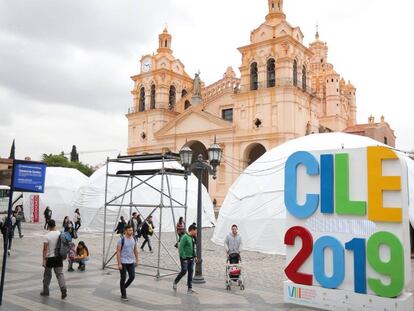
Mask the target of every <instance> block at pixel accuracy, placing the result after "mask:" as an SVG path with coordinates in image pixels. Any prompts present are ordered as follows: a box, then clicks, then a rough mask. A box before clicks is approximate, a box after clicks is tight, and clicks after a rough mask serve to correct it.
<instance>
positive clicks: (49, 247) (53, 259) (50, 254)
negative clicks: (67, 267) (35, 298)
mask: <svg viewBox="0 0 414 311" xmlns="http://www.w3.org/2000/svg"><path fill="white" fill-rule="evenodd" d="M47 227H48V230H49V232H48V233H47V234H46V236H45V238H44V243H43V267H44V268H45V271H44V274H43V291H42V292H41V293H40V295H41V296H49V286H50V282H51V280H52V269H53V271H54V272H55V275H56V278H57V280H58V283H59V288H60V291H61V294H62V295H61V298H62V299H65V298H66V296H67V290H66V284H65V277H64V275H63V259H62V258H61V257H60V256H59V255H58V254H56V248H57V245H58V240H59V238H60V232H59V231H58V230H56V222H55V221H54V220H53V219H50V220H49V222H48V224H47Z"/></svg>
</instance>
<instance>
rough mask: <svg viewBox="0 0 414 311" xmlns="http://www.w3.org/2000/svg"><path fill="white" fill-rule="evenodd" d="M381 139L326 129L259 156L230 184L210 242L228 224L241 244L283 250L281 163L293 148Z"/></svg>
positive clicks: (413, 168) (413, 216)
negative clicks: (241, 238) (323, 132)
mask: <svg viewBox="0 0 414 311" xmlns="http://www.w3.org/2000/svg"><path fill="white" fill-rule="evenodd" d="M377 145H382V144H381V143H379V142H377V141H375V140H373V139H370V138H367V137H363V136H357V135H351V134H344V133H328V134H314V135H309V136H305V137H301V138H298V139H295V140H291V141H289V142H287V143H284V144H282V145H280V146H278V147H276V148H274V149H272V150H270V151H268V152H266V153H265V154H264V155H263V156H262V157H260V158H259V159H258V160H257V161H256V162H254V163H253V164H252V165H250V166H249V167H248V168H247V169H246V170H245V171H244V172H243V173H242V174H241V175H240V176H239V178H238V179H237V180H236V181H235V182H234V184H233V185H232V186H231V187H230V189H229V192H228V193H227V196H226V198H225V200H224V202H223V205H222V207H221V209H220V214H219V217H218V220H217V226H216V228H215V231H214V235H213V238H212V240H213V242H215V243H217V244H221V245H222V244H223V241H224V238H225V236H226V235H227V234H228V233H229V232H230V227H231V225H232V224H237V225H238V227H239V231H240V233H241V235H242V237H243V248H244V249H246V250H252V251H259V252H264V253H271V254H284V253H285V245H284V241H283V238H284V232H285V219H286V208H285V204H284V165H285V162H286V160H287V158H288V157H289V156H290V155H291V154H293V153H294V152H296V151H300V150H306V151H317V150H336V149H341V148H347V149H349V148H362V147H366V146H377ZM407 164H408V171H409V174H408V175H409V185H410V187H412V185H413V184H414V161H412V160H411V159H409V158H408V157H407ZM410 205H411V207H410V208H409V210H410V220H411V223H413V221H414V193H413V191H411V192H410Z"/></svg>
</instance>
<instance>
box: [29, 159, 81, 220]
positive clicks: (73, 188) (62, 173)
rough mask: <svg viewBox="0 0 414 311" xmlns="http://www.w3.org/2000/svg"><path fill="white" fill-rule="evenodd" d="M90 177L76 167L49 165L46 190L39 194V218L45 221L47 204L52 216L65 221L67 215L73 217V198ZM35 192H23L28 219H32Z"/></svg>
mask: <svg viewBox="0 0 414 311" xmlns="http://www.w3.org/2000/svg"><path fill="white" fill-rule="evenodd" d="M87 181H88V177H87V176H86V175H84V174H82V173H81V172H79V171H78V170H76V169H73V168H64V167H47V168H46V181H45V192H44V193H41V194H39V220H40V222H42V221H43V219H44V217H43V212H44V210H45V209H46V206H49V207H50V209H51V210H52V213H53V214H52V218H53V219H54V220H56V221H58V225H59V222H60V221H63V219H64V218H65V216H69V217H70V219H72V218H73V214H74V212H75V209H74V208H73V206H72V202H73V199H74V197H75V194H76V192H77V190H78V189H79V187H81V186H82V185H84V184H86V182H87ZM33 195H36V194H33V193H23V210H24V213H25V216H26V219H27V220H29V219H30V199H31V197H32V196H33Z"/></svg>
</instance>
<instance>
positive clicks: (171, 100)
mask: <svg viewBox="0 0 414 311" xmlns="http://www.w3.org/2000/svg"><path fill="white" fill-rule="evenodd" d="M168 104H169V105H168V109H170V110H174V107H175V86H174V85H171V86H170V97H169V101H168Z"/></svg>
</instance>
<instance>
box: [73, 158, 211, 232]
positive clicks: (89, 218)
mask: <svg viewBox="0 0 414 311" xmlns="http://www.w3.org/2000/svg"><path fill="white" fill-rule="evenodd" d="M160 166H161V163H160V162H154V163H136V164H134V170H148V169H157V168H160ZM166 167H168V168H175V169H182V167H181V165H180V164H179V163H177V162H166ZM108 169H109V173H110V174H116V173H117V172H118V171H120V170H131V165H128V164H122V163H109V166H108ZM137 177H138V178H140V179H141V180H146V179H147V178H149V177H150V176H137ZM105 180H106V165H105V166H104V167H102V168H100V169H99V170H97V171H96V172H95V173H94V174H93V175H92V176H91V177H90V178H89V181H88V183H87V184H85V185H83V186H82V187H80V188H79V190H78V192H77V194H76V198H75V200H74V202H73V209H75V208H79V210H80V213H81V217H82V227H81V230H86V231H92V232H103V229H104V204H105ZM168 180H169V185H170V188H171V194H172V198H173V199H174V200H176V201H178V202H179V203H181V204H184V202H185V185H186V181H185V179H184V178H183V177H182V176H170V175H168ZM127 181H128V178H118V177H117V178H115V177H110V178H109V179H108V201H110V200H112V199H113V198H115V197H117V196H120V195H121V194H123V193H124V192H125V189H126V190H128V189H130V181H129V182H128V184H127ZM138 183H139V181H138V180H137V179H134V181H133V185H135V186H136V185H137V184H138ZM148 183H149V184H150V185H151V186H152V187H153V188H151V187H150V186H148V185H141V186H139V187H138V188H136V190H134V191H133V197H132V202H133V203H134V204H142V205H158V204H160V202H161V194H160V192H158V191H157V190H155V189H158V190H160V189H161V176H156V177H154V178H152V179H150V180H149V181H148ZM164 187H165V188H164V193H165V194H167V195H168V188H167V183H166V180H165V178H164ZM197 187H198V179H197V178H196V177H195V176H194V175H190V176H188V209H187V226H188V225H190V224H191V223H193V222H196V220H197ZM202 195H203V200H202V208H203V212H204V214H203V226H205V227H211V226H213V225H214V224H215V223H216V220H215V216H214V208H213V203H212V201H211V198H210V196H209V194H208V192H207V190H206V188H205V187H204V186H203V188H202ZM122 200H123V204H129V203H130V194H129V193H128V194H126V195H125V196H124V197H123V198H122V197H121V198H119V199H117V200H116V201H115V202H113V203H116V204H120V203H121V202H122ZM163 200H164V205H166V206H167V207H165V208H164V209H163V217H162V231H164V232H173V231H174V230H175V223H174V219H175V222H177V221H178V219H179V217H180V216H183V217H184V216H185V214H184V209H183V208H174V218H173V215H172V210H171V208H170V207H168V205H169V204H170V201H169V198H168V197H167V196H164V198H163ZM173 205H174V206H178V205H179V204H177V202H173ZM137 209H138V212H139V213H140V214H141V217H142V216H143V217H146V216H147V215H149V214H150V213H151V212H152V211H153V208H150V207H144V206H139V207H137ZM135 211H137V210H136V209H135V207H133V208H132V212H135ZM129 215H130V208H129V207H123V208H121V209H120V208H119V207H116V206H109V207H108V208H107V227H106V228H107V231H113V230H114V227H115V226H116V224H117V223H118V221H119V217H120V216H124V218H125V220H126V221H128V219H129ZM153 221H154V225H155V227H156V231H158V228H159V223H160V209H159V208H157V210H156V211H155V213H154V214H153Z"/></svg>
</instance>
